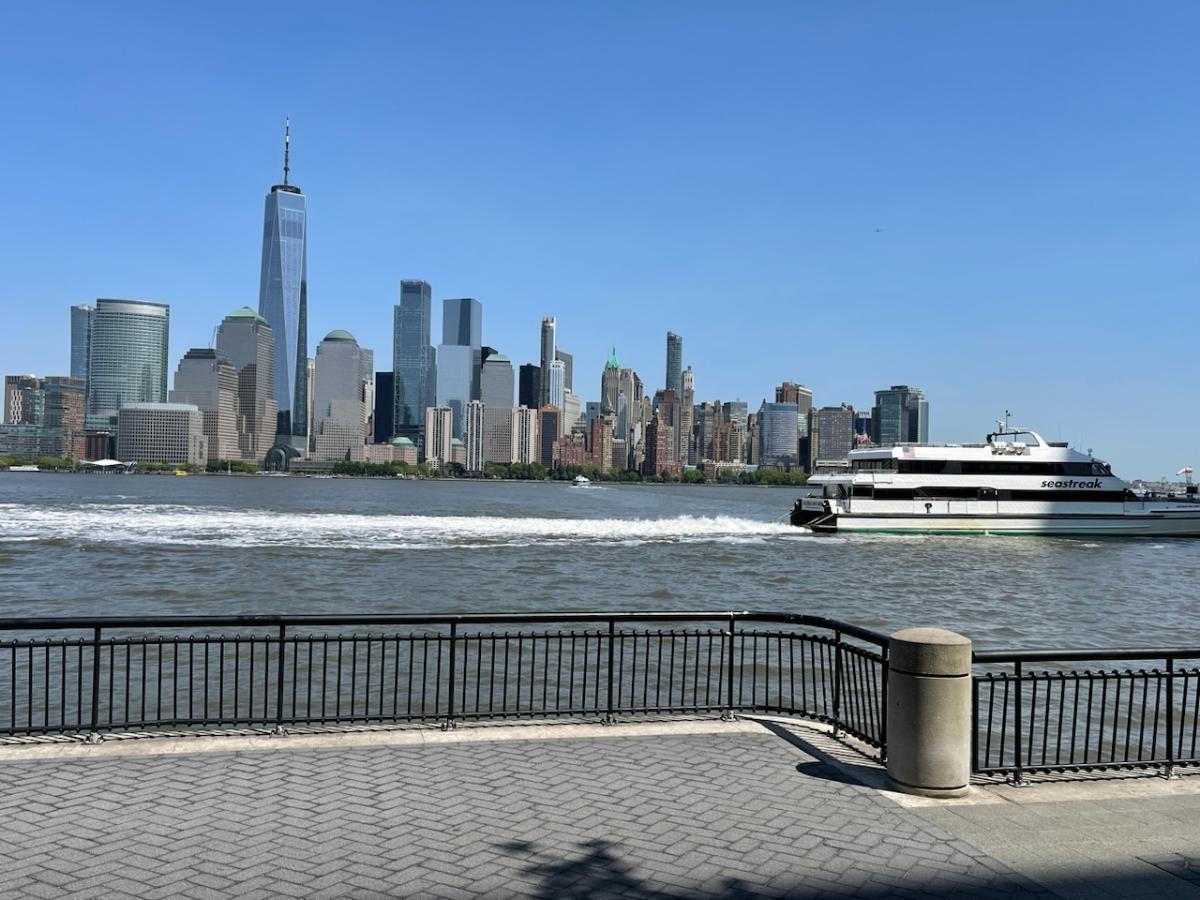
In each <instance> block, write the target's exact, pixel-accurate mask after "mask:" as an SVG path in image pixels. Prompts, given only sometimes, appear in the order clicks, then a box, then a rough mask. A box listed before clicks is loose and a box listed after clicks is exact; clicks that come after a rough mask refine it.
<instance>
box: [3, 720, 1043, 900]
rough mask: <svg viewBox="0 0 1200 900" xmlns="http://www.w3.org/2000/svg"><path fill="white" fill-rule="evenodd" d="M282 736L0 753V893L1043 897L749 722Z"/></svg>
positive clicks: (982, 856) (667, 899) (925, 823)
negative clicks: (202, 749) (605, 733)
mask: <svg viewBox="0 0 1200 900" xmlns="http://www.w3.org/2000/svg"><path fill="white" fill-rule="evenodd" d="M286 740H289V739H281V740H280V741H279V747H278V749H274V750H269V751H259V752H242V753H204V754H187V755H176V756H120V757H106V758H92V759H88V758H76V759H54V760H17V761H12V760H8V761H4V762H0V823H2V825H0V828H2V831H0V895H3V896H5V897H9V896H11V897H57V896H72V897H119V896H125V895H129V896H136V897H176V896H184V897H215V896H231V895H237V896H253V897H268V896H287V897H295V896H318V897H385V896H386V897H401V896H442V897H471V896H495V897H506V896H530V897H545V898H563V897H589V898H590V897H631V898H655V900H674V898H688V897H697V896H712V895H716V896H722V897H759V896H762V897H784V896H787V897H804V898H807V897H826V896H828V897H842V896H855V897H884V896H897V897H925V896H937V897H945V896H962V897H1028V896H1051V895H1050V894H1049V893H1048V892H1044V891H1041V890H1040V889H1039V888H1038V887H1037V886H1036V885H1034V884H1033V883H1032V882H1030V881H1028V880H1026V879H1024V878H1023V877H1021V876H1018V875H1016V874H1014V873H1013V872H1012V871H1011V870H1010V869H1008V868H1007V867H1006V866H1004V865H1003V864H1001V863H998V862H996V861H994V860H992V859H990V858H989V857H987V856H986V855H985V854H983V853H982V852H980V851H978V850H976V849H974V848H973V847H972V846H971V845H969V844H967V843H965V842H963V841H961V840H956V839H954V838H952V837H950V836H949V835H948V834H947V833H945V832H944V831H942V830H941V829H939V828H938V827H937V826H936V825H933V824H931V823H930V822H928V821H926V820H925V819H923V818H921V816H920V815H919V814H917V813H915V812H913V811H911V810H906V809H902V808H900V807H898V806H896V805H895V804H893V803H891V802H890V801H888V800H886V799H883V798H881V797H880V795H879V794H878V793H877V792H876V791H874V790H872V789H869V788H866V787H861V786H858V785H854V784H847V783H845V781H844V779H838V778H836V777H832V778H831V777H829V776H830V775H833V774H836V773H834V772H833V771H832V770H829V771H826V770H824V768H823V767H822V764H821V763H820V762H819V761H818V760H814V758H813V757H812V756H809V755H807V754H806V753H804V752H803V751H802V750H801V749H800V748H798V747H797V746H794V745H793V744H790V743H788V742H786V741H785V740H782V739H780V737H778V736H776V735H773V734H769V733H766V732H761V733H739V732H733V733H728V734H721V733H717V734H694V735H693V734H689V735H665V736H654V737H612V738H594V739H571V740H551V741H539V740H522V741H509V742H495V741H483V742H472V743H458V744H450V745H443V746H400V747H368V748H359V749H333V750H331V749H325V750H319V749H318V750H295V749H286V744H285V743H284V742H285V741H286ZM798 766H799V767H800V770H798V768H797V767H798ZM814 766H815V768H814ZM806 772H808V773H810V774H806Z"/></svg>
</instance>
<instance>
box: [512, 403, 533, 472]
mask: <svg viewBox="0 0 1200 900" xmlns="http://www.w3.org/2000/svg"><path fill="white" fill-rule="evenodd" d="M511 440H512V462H515V463H521V464H523V465H528V464H529V463H533V462H537V461H538V448H539V442H538V411H537V410H536V409H529V408H528V407H527V406H525V405H524V404H522V405H521V406H518V407H516V408H515V409H513V411H512V438H511Z"/></svg>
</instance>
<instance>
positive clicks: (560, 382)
mask: <svg viewBox="0 0 1200 900" xmlns="http://www.w3.org/2000/svg"><path fill="white" fill-rule="evenodd" d="M543 374H544V373H543ZM566 391H567V367H566V366H565V365H564V364H563V361H562V360H561V359H555V360H551V362H550V406H553V407H554V408H556V409H558V410H559V411H560V413H561V412H562V411H563V410H564V404H563V401H564V400H565V399H566ZM558 428H559V434H560V435H562V434H565V433H566V428H567V426H566V416H565V415H559V417H558Z"/></svg>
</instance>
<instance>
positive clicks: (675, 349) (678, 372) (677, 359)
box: [665, 331, 683, 397]
mask: <svg viewBox="0 0 1200 900" xmlns="http://www.w3.org/2000/svg"><path fill="white" fill-rule="evenodd" d="M665 385H666V389H667V390H668V391H674V392H675V396H676V397H681V396H683V338H682V337H681V336H680V335H678V334H676V333H675V332H673V331H668V332H667V378H666V382H665Z"/></svg>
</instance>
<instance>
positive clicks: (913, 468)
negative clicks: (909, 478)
mask: <svg viewBox="0 0 1200 900" xmlns="http://www.w3.org/2000/svg"><path fill="white" fill-rule="evenodd" d="M945 471H946V460H944V459H902V460H900V472H901V473H902V474H905V473H907V474H913V475H940V474H942V473H943V472H945Z"/></svg>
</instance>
